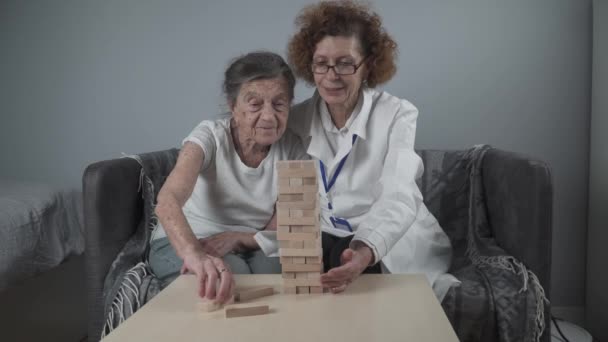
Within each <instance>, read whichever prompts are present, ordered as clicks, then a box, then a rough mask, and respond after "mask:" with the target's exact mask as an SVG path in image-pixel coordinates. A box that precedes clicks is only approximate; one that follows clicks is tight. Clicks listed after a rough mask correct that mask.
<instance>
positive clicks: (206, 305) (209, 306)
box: [196, 296, 234, 312]
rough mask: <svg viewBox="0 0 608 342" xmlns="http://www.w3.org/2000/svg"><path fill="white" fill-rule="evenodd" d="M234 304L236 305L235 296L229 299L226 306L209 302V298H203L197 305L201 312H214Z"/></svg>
mask: <svg viewBox="0 0 608 342" xmlns="http://www.w3.org/2000/svg"><path fill="white" fill-rule="evenodd" d="M232 303H234V296H232V297H230V299H228V301H227V302H226V303H224V304H220V303H217V302H216V301H215V300H209V299H207V298H203V299H201V301H200V302H198V303H197V304H196V305H197V307H198V308H199V310H201V311H204V312H212V311H216V310H219V309H221V308H222V307H223V306H224V305H228V304H232Z"/></svg>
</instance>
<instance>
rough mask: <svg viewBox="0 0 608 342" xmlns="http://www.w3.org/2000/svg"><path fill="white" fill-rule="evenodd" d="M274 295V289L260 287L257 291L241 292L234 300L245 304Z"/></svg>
mask: <svg viewBox="0 0 608 342" xmlns="http://www.w3.org/2000/svg"><path fill="white" fill-rule="evenodd" d="M273 294H274V289H273V288H272V287H260V288H256V289H248V290H242V291H239V292H238V293H237V294H236V296H235V297H234V299H235V300H236V301H237V302H244V301H247V300H252V299H256V298H261V297H266V296H272V295H273Z"/></svg>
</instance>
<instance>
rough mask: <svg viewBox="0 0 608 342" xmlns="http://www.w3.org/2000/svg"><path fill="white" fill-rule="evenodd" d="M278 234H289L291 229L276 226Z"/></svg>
mask: <svg viewBox="0 0 608 342" xmlns="http://www.w3.org/2000/svg"><path fill="white" fill-rule="evenodd" d="M278 232H283V233H289V232H291V228H290V226H277V233H278Z"/></svg>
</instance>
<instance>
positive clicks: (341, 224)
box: [319, 135, 357, 233]
mask: <svg viewBox="0 0 608 342" xmlns="http://www.w3.org/2000/svg"><path fill="white" fill-rule="evenodd" d="M356 140H357V136H356V135H353V146H354V145H355V141H356ZM351 151H352V150H351ZM349 154H350V152H349V153H348V154H346V155H345V156H344V158H342V160H340V164H338V167H337V168H336V171H335V172H334V175H333V177H331V179H330V180H329V183H328V182H327V176H326V174H325V164H323V161H321V160H319V169H320V171H321V178H322V179H323V187H324V188H325V195H326V197H327V206H328V207H329V210H331V211H332V215H331V216H330V217H329V220H330V221H331V224H332V225H333V226H334V228H336V229H341V230H346V231H348V232H351V233H352V231H353V227H351V225H350V223H348V220H346V219H344V218H341V217H335V216H334V215H333V209H334V208H333V206H332V205H331V200H330V198H329V190H330V189H331V188H332V187H333V186H334V184H335V183H336V179H337V178H338V176H339V175H340V172H341V171H342V167H343V166H344V163H346V159H347V158H348V155H349Z"/></svg>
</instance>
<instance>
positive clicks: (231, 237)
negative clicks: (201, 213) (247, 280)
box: [198, 232, 257, 258]
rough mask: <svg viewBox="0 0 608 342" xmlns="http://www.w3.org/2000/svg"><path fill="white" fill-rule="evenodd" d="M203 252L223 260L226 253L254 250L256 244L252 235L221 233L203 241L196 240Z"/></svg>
mask: <svg viewBox="0 0 608 342" xmlns="http://www.w3.org/2000/svg"><path fill="white" fill-rule="evenodd" d="M198 241H199V242H200V243H201V246H202V247H203V250H204V251H205V252H206V253H208V254H210V255H213V256H216V257H218V258H223V257H224V256H225V255H226V254H228V253H233V252H234V253H242V252H245V251H247V250H252V249H255V246H257V243H256V242H255V240H254V239H253V234H251V233H242V232H223V233H218V234H215V235H212V236H209V237H207V238H204V239H198Z"/></svg>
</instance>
